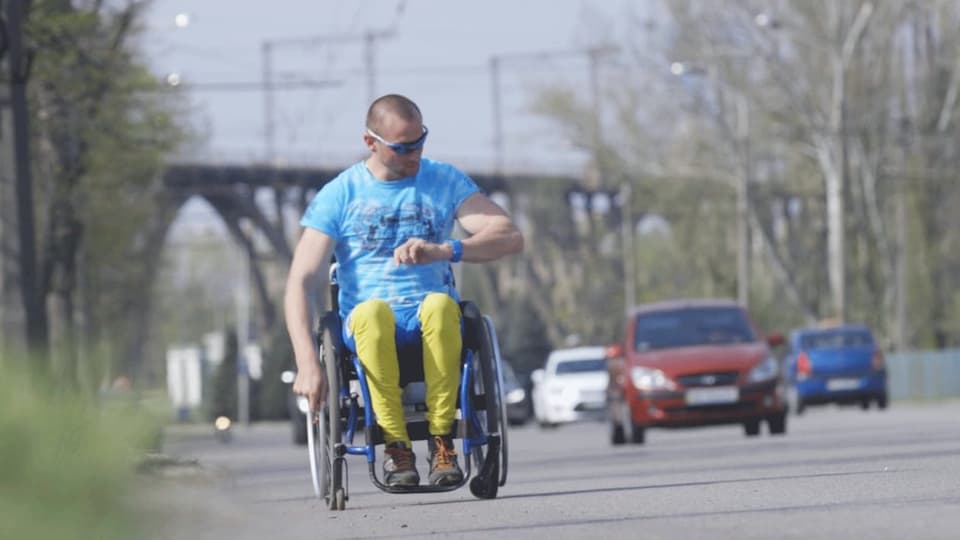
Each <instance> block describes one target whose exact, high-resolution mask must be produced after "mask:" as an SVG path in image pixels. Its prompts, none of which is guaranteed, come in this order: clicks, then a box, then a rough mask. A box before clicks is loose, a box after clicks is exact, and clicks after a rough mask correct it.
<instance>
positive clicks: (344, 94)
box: [143, 0, 643, 174]
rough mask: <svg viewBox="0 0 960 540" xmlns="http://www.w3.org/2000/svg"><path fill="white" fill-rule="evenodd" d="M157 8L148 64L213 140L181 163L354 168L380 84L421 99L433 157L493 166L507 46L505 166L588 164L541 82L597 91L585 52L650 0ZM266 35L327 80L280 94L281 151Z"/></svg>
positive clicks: (285, 56)
mask: <svg viewBox="0 0 960 540" xmlns="http://www.w3.org/2000/svg"><path fill="white" fill-rule="evenodd" d="M150 6H151V7H150V8H149V11H148V20H147V32H146V34H145V37H144V41H143V49H144V52H145V54H146V56H147V59H148V62H149V64H150V66H151V69H152V70H153V71H154V72H155V73H156V74H157V75H158V76H162V77H167V76H168V75H170V74H176V76H177V77H179V81H180V84H181V85H182V87H183V88H184V89H185V92H186V95H187V96H188V99H189V103H190V111H191V114H192V115H193V116H192V122H193V125H194V126H195V128H196V129H197V130H198V131H199V132H201V133H202V134H204V136H205V138H206V142H205V144H203V145H201V146H200V147H198V148H195V149H190V154H185V155H184V156H182V157H181V159H182V160H191V161H204V162H220V163H252V162H266V161H273V162H274V163H277V164H289V165H316V166H325V167H332V168H341V167H345V166H347V165H349V164H350V163H352V162H354V161H356V160H358V159H361V158H362V157H363V155H364V147H363V144H362V140H361V136H362V133H363V120H364V118H365V115H366V110H367V107H368V105H369V102H370V98H371V88H370V87H371V85H372V87H373V93H372V95H373V96H378V95H382V94H386V93H400V94H404V95H407V96H408V97H410V98H412V99H413V100H414V101H416V102H417V103H418V104H419V105H420V108H421V110H422V111H423V113H424V123H425V124H426V125H427V126H429V128H430V138H429V140H428V144H427V149H426V151H425V155H426V156H428V157H433V158H436V159H441V160H445V161H450V162H452V163H454V164H456V165H459V166H460V167H462V168H464V169H466V170H468V171H478V172H479V171H484V172H486V171H491V170H493V169H494V163H495V157H494V156H495V150H494V132H495V128H494V126H495V121H494V116H495V115H494V110H495V108H494V106H493V102H494V100H493V96H494V90H493V84H492V77H491V73H492V72H491V69H490V60H491V58H492V57H494V56H496V57H498V58H500V62H501V66H502V67H501V69H500V84H499V85H498V87H497V88H498V94H499V96H500V103H501V106H500V111H501V112H500V115H499V118H500V121H501V126H502V128H501V129H502V133H503V141H504V143H503V154H502V159H503V162H504V168H505V170H507V171H509V172H537V171H541V172H549V173H565V174H570V173H571V172H572V173H574V174H579V173H581V172H582V170H583V167H584V165H585V161H586V156H585V155H584V154H583V153H581V152H579V151H577V150H576V149H574V148H572V146H571V145H570V144H569V143H568V142H567V141H565V140H564V139H563V138H562V137H561V136H560V134H559V132H558V127H557V126H556V125H555V124H553V123H551V122H550V121H549V120H548V119H545V118H543V117H539V116H536V115H534V114H533V113H532V112H531V111H530V107H531V103H532V102H533V100H534V97H535V96H536V95H537V91H538V90H539V89H542V88H545V87H549V86H552V85H557V84H565V85H568V86H572V87H574V88H579V89H580V90H582V91H583V92H584V99H587V98H588V92H589V87H588V84H587V82H588V80H589V64H588V61H587V56H586V53H585V52H583V51H584V50H585V49H586V48H588V47H590V46H596V45H598V44H602V43H604V42H605V40H609V38H610V37H611V36H614V35H615V33H616V32H618V31H619V29H618V28H617V24H616V22H615V21H618V20H622V19H623V14H624V13H625V12H626V10H628V9H630V10H633V11H636V10H637V9H642V7H643V3H637V2H626V1H613V0H611V1H604V2H600V1H587V0H552V1H551V0H524V1H509V0H487V1H484V2H460V1H454V0H367V1H364V0H359V1H352V2H345V1H342V0H272V1H271V2H254V1H252V0H202V1H197V0H153V1H152V3H151V5H150ZM628 6H630V7H628ZM178 15H180V18H179V19H178V18H177V16H178ZM177 21H179V22H180V24H179V25H178V24H177ZM368 33H373V34H374V35H378V36H381V37H378V38H377V39H375V40H374V41H373V47H372V48H371V49H370V50H372V51H373V53H374V54H373V57H374V60H373V66H374V69H372V70H368V69H366V66H367V63H366V62H365V55H364V53H365V47H364V40H363V39H362V37H363V36H364V35H366V34H368ZM265 43H268V44H269V45H270V48H271V51H272V53H271V55H270V59H271V67H272V68H271V69H270V70H269V72H270V74H271V77H272V79H273V80H274V81H278V82H279V81H285V82H288V83H289V82H290V81H306V80H309V81H313V82H314V83H322V86H316V85H315V86H313V87H309V88H303V87H300V88H297V89H291V88H289V87H288V88H287V89H283V90H275V91H274V92H273V93H272V95H273V108H272V109H273V114H272V115H270V116H271V117H272V118H273V125H274V126H275V127H274V136H273V138H272V141H273V147H274V151H273V152H272V155H271V152H270V151H268V148H269V146H270V145H269V144H268V139H267V137H266V135H265V133H266V130H265V126H266V125H267V121H266V119H267V116H268V115H267V113H266V111H267V109H268V107H267V105H266V99H265V95H266V94H265V93H264V92H263V91H262V89H260V88H259V87H258V86H257V85H258V84H260V83H261V82H262V81H263V74H264V72H265V70H264V64H263V58H264V55H263V54H262V53H261V51H262V48H263V46H264V44H265ZM542 52H547V53H550V54H549V55H547V56H545V57H544V56H541V55H539V53H542ZM371 74H372V77H371ZM371 81H372V82H371ZM224 83H229V85H228V87H224ZM245 84H246V86H245Z"/></svg>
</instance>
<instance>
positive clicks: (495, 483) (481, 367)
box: [468, 317, 507, 499]
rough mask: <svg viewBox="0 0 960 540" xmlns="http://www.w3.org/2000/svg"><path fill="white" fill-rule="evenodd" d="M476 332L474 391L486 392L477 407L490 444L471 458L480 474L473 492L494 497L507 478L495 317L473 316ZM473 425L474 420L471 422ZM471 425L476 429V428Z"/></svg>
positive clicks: (477, 392) (474, 484)
mask: <svg viewBox="0 0 960 540" xmlns="http://www.w3.org/2000/svg"><path fill="white" fill-rule="evenodd" d="M473 321H474V324H477V325H478V328H476V334H475V335H476V336H477V337H478V338H479V344H478V349H479V350H478V351H477V353H478V354H477V358H476V362H474V364H473V369H474V374H473V375H474V376H473V384H474V392H475V395H482V396H483V402H482V405H483V410H478V411H477V416H478V418H479V419H480V423H481V428H482V430H483V432H484V433H483V434H484V435H486V437H487V444H486V445H484V446H476V447H474V448H473V449H472V451H471V454H472V455H471V456H470V457H471V458H473V460H474V464H475V466H476V468H477V471H478V472H477V475H476V477H474V478H473V480H471V481H470V492H471V493H473V495H474V496H476V497H478V498H482V499H493V498H496V496H497V488H498V487H499V486H502V485H503V484H504V483H505V482H506V465H507V462H506V455H507V454H506V438H505V433H504V432H503V431H504V430H505V426H506V422H505V418H506V414H505V409H504V404H503V400H502V398H501V395H500V393H501V384H500V378H501V377H502V374H501V370H500V357H499V347H498V345H497V342H496V332H495V330H494V329H493V323H492V321H491V320H490V319H489V318H487V317H482V318H480V317H477V318H474V319H473ZM468 426H470V424H468ZM471 429H476V428H472V427H471Z"/></svg>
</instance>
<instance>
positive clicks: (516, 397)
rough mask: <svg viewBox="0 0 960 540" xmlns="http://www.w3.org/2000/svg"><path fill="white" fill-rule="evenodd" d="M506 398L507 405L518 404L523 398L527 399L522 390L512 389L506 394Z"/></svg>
mask: <svg viewBox="0 0 960 540" xmlns="http://www.w3.org/2000/svg"><path fill="white" fill-rule="evenodd" d="M506 397H507V403H520V402H521V401H523V398H525V397H527V393H526V392H524V391H523V388H514V389H513V390H511V391H509V392H507V396H506Z"/></svg>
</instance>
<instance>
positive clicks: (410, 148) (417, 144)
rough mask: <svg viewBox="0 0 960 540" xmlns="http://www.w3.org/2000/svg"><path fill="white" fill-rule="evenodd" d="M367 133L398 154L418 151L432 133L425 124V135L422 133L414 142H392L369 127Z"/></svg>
mask: <svg viewBox="0 0 960 540" xmlns="http://www.w3.org/2000/svg"><path fill="white" fill-rule="evenodd" d="M367 133H368V134H369V135H370V136H371V137H373V138H374V139H376V140H378V141H380V142H381V143H383V144H384V145H385V146H387V147H389V148H390V149H391V150H393V151H394V152H396V153H398V154H401V155H402V154H409V153H410V152H416V151H417V150H419V149H421V148H423V143H425V142H427V135H428V134H429V133H430V130H428V129H427V126H423V135H420V138H419V139H417V140H415V141H412V142H400V143H397V142H390V141H388V140H386V139H384V138H383V137H381V136H379V135H377V134H376V133H374V132H373V130H372V129H370V128H367Z"/></svg>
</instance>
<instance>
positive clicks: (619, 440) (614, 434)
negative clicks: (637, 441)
mask: <svg viewBox="0 0 960 540" xmlns="http://www.w3.org/2000/svg"><path fill="white" fill-rule="evenodd" d="M626 442H627V435H626V433H624V430H623V424H611V429H610V444H612V445H614V446H618V445H621V444H625V443H626Z"/></svg>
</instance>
